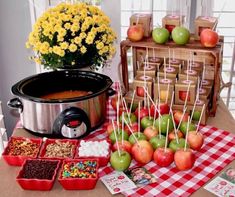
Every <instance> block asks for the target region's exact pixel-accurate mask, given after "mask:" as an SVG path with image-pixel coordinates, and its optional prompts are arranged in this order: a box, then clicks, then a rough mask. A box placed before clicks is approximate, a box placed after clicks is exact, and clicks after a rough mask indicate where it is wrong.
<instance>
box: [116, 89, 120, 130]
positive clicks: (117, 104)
mask: <svg viewBox="0 0 235 197" xmlns="http://www.w3.org/2000/svg"><path fill="white" fill-rule="evenodd" d="M119 105H120V93H119V92H118V100H117V103H116V106H117V123H119ZM119 132H120V129H119V127H118V133H119Z"/></svg>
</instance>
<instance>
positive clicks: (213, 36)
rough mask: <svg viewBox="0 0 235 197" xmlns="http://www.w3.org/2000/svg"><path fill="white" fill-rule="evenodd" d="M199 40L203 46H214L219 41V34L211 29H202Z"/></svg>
mask: <svg viewBox="0 0 235 197" xmlns="http://www.w3.org/2000/svg"><path fill="white" fill-rule="evenodd" d="M200 41H201V44H202V45H203V46H204V47H215V46H216V44H217V43H218V42H219V35H218V33H217V32H215V31H213V30H211V29H203V30H202V32H201V34H200Z"/></svg>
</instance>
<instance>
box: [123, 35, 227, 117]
mask: <svg viewBox="0 0 235 197" xmlns="http://www.w3.org/2000/svg"><path fill="white" fill-rule="evenodd" d="M130 47H132V51H133V73H134V76H136V70H137V64H136V62H137V61H141V57H142V58H143V57H145V55H146V50H148V55H149V57H152V56H153V51H154V54H155V55H156V56H157V57H160V58H164V57H165V58H167V57H168V54H169V53H168V52H169V49H171V50H174V53H175V58H177V59H180V60H183V61H185V62H187V60H188V59H190V54H191V53H192V52H193V54H194V61H198V62H203V61H204V60H205V61H206V63H207V64H211V65H213V66H214V82H213V87H212V97H211V100H210V106H211V108H210V115H211V116H215V113H216V108H217V104H216V102H217V99H218V96H219V90H220V85H221V81H220V78H221V77H220V76H221V69H222V68H221V65H222V56H223V37H220V41H219V43H218V44H217V46H216V47H214V48H205V47H202V46H201V43H200V42H199V41H195V40H194V39H193V35H192V36H191V39H190V41H189V43H188V44H186V45H184V46H180V45H176V44H175V43H174V42H173V41H170V42H167V43H166V44H164V45H160V44H156V43H155V42H154V41H153V40H152V38H146V39H143V40H142V41H139V42H131V41H130V40H124V41H122V42H121V44H120V50H121V65H122V79H123V83H124V86H125V88H126V90H127V91H128V90H129V85H131V84H129V78H128V66H127V50H128V49H129V48H130ZM149 49H151V50H149Z"/></svg>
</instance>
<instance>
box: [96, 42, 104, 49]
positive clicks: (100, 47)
mask: <svg viewBox="0 0 235 197" xmlns="http://www.w3.org/2000/svg"><path fill="white" fill-rule="evenodd" d="M103 47H104V43H103V42H99V43H98V44H97V45H96V48H97V49H102V48H103Z"/></svg>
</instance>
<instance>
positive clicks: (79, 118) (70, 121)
mask: <svg viewBox="0 0 235 197" xmlns="http://www.w3.org/2000/svg"><path fill="white" fill-rule="evenodd" d="M90 129H91V123H90V120H89V118H88V116H87V114H86V113H85V112H84V111H83V110H82V109H80V108H77V107H69V108H67V109H65V110H64V111H63V112H61V113H60V115H59V116H58V117H57V118H56V120H55V122H54V124H53V133H54V134H56V135H59V136H61V137H67V138H81V137H84V136H86V135H87V134H88V133H89V132H90Z"/></svg>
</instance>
